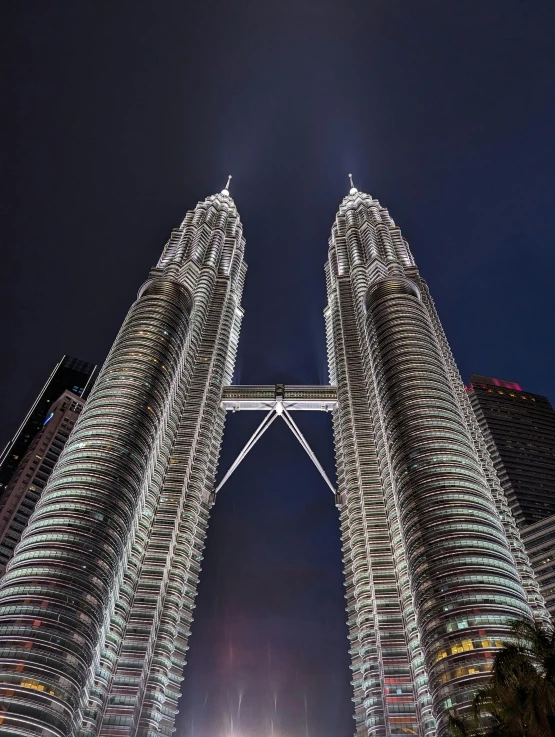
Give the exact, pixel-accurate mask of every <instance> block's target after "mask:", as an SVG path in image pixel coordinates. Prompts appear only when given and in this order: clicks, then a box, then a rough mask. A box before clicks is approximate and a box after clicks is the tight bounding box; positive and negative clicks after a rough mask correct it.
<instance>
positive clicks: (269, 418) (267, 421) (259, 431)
mask: <svg viewBox="0 0 555 737" xmlns="http://www.w3.org/2000/svg"><path fill="white" fill-rule="evenodd" d="M276 417H277V412H276V411H275V407H272V409H271V410H270V411H269V412H268V414H267V415H266V417H265V418H264V419H263V420H262V422H261V423H260V425H259V426H258V427H257V428H256V430H255V431H254V433H253V434H252V435H251V437H250V438H249V441H248V442H247V444H246V445H245V447H244V448H243V450H242V451H241V452H240V453H239V455H238V456H237V458H236V459H235V461H234V463H233V464H232V465H231V467H230V469H229V471H228V472H227V473H226V475H225V476H224V477H223V479H222V480H221V481H220V483H219V484H218V486H217V487H216V489H215V490H214V493H215V494H217V493H218V492H219V490H220V489H221V488H222V486H223V485H224V484H225V482H226V481H227V480H228V478H229V477H230V476H231V474H232V473H233V471H235V469H236V468H237V466H238V465H239V464H240V463H241V461H242V460H243V458H244V457H245V456H246V455H247V453H248V452H249V450H250V449H251V448H252V447H253V445H255V444H256V442H257V441H258V440H260V438H261V437H262V436H263V435H264V433H265V432H266V430H267V429H268V428H269V427H270V425H271V424H272V422H273V421H274V420H275V419H276Z"/></svg>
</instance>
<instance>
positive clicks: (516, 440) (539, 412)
mask: <svg viewBox="0 0 555 737" xmlns="http://www.w3.org/2000/svg"><path fill="white" fill-rule="evenodd" d="M470 382H471V384H470V388H469V392H468V395H469V397H470V401H471V402H472V407H473V409H474V411H475V413H476V417H477V418H478V421H479V423H480V427H481V430H482V433H483V435H484V438H485V439H486V442H487V445H488V449H489V452H490V455H491V457H492V459H493V462H494V465H495V470H496V471H497V475H498V476H499V480H500V481H501V485H502V487H503V491H504V492H505V496H506V497H507V499H508V501H509V505H510V507H511V511H512V513H513V516H514V518H515V519H516V521H517V523H518V525H519V527H524V526H525V525H531V524H534V523H535V522H538V521H539V520H542V519H544V518H545V517H550V516H551V515H553V514H555V411H554V410H553V407H552V406H551V404H550V403H549V400H548V399H547V397H542V396H541V395H539V394H532V393H531V392H527V391H524V390H523V389H522V388H521V387H520V385H519V384H516V383H515V382H513V381H502V380H500V379H493V378H490V377H489V376H479V375H478V374H474V375H473V376H471V377H470Z"/></svg>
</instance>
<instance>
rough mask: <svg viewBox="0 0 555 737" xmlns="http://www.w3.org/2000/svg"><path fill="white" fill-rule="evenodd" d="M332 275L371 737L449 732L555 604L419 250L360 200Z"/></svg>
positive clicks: (334, 378)
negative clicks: (524, 625) (515, 634)
mask: <svg viewBox="0 0 555 737" xmlns="http://www.w3.org/2000/svg"><path fill="white" fill-rule="evenodd" d="M326 275H327V288H328V307H327V308H326V311H325V317H326V326H327V337H328V356H329V365H330V380H331V383H332V384H336V386H337V394H338V405H337V409H336V410H335V412H334V415H335V418H334V428H335V442H336V454H337V467H338V482H339V484H338V485H339V488H338V494H339V499H340V510H341V528H342V536H343V550H344V561H345V576H346V588H347V601H348V609H347V611H348V615H349V619H348V621H349V627H350V635H349V639H350V641H351V651H350V652H351V656H352V670H353V686H354V689H355V720H356V735H357V737H362V736H363V735H364V736H365V737H366V736H367V735H375V736H376V737H378V736H379V737H382V736H383V737H390V735H401V734H418V735H422V736H424V735H425V736H426V737H431V735H433V734H435V733H436V731H437V732H438V733H439V734H444V733H445V729H446V726H447V717H448V713H449V710H452V709H453V708H457V709H458V710H463V711H464V710H465V709H466V708H469V707H470V704H471V701H472V696H473V692H474V690H475V689H476V688H477V687H478V686H479V685H480V683H481V682H482V681H483V679H484V677H486V676H487V674H488V672H489V671H490V670H491V666H492V663H493V657H494V654H495V651H496V649H497V648H499V647H500V646H501V640H502V638H503V637H505V636H506V634H507V632H508V629H509V628H508V622H509V621H510V620H511V619H515V618H532V617H536V618H538V619H540V620H544V621H545V620H546V618H547V615H546V611H545V608H544V605H543V599H542V597H541V595H540V594H539V590H538V587H537V584H536V583H535V581H534V579H533V576H532V574H531V570H530V565H529V562H528V560H527V558H526V556H525V554H524V552H523V547H522V543H521V542H520V539H519V537H518V533H517V531H516V527H515V523H514V520H513V519H512V517H511V514H510V512H509V509H508V506H507V502H506V499H505V497H504V495H503V493H502V492H501V487H500V485H499V481H498V479H497V477H496V475H495V472H494V470H493V465H492V462H491V459H490V457H489V455H488V452H487V449H486V446H485V443H484V439H483V437H482V435H481V432H480V429H479V427H478V425H477V423H476V420H475V418H474V415H473V413H472V410H471V407H470V403H469V401H468V398H467V396H466V393H465V391H464V387H463V385H462V382H461V380H460V377H459V375H458V372H457V369H456V366H455V364H454V361H453V358H452V356H451V353H450V350H449V346H448V344H447V341H446V340H445V336H444V334H443V330H442V328H441V325H440V323H439V319H438V317H437V313H436V311H435V308H434V305H433V302H432V300H431V298H430V296H429V292H428V289H427V286H426V284H425V282H424V281H423V280H422V279H421V277H420V275H419V273H418V269H417V267H416V265H415V263H414V260H413V257H412V255H411V253H410V250H409V248H408V244H407V243H406V241H405V240H404V239H403V237H402V236H401V233H400V230H399V229H398V228H397V227H396V226H395V224H394V222H393V220H392V219H391V217H390V216H389V214H388V212H387V210H385V209H384V208H383V207H381V206H380V204H379V203H378V202H377V201H376V200H374V199H372V197H370V196H369V195H366V194H363V193H360V192H358V191H357V190H356V189H354V188H352V189H351V192H350V194H349V195H348V196H347V197H346V198H345V199H344V200H343V202H342V204H341V206H340V209H339V212H338V214H337V217H336V220H335V223H334V226H333V230H332V235H331V239H330V250H329V262H328V264H327V265H326Z"/></svg>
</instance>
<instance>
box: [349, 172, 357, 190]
mask: <svg viewBox="0 0 555 737" xmlns="http://www.w3.org/2000/svg"><path fill="white" fill-rule="evenodd" d="M349 181H350V182H351V189H350V190H349V194H356V193H357V192H358V189H357V188H356V187H355V185H354V184H353V175H352V174H349Z"/></svg>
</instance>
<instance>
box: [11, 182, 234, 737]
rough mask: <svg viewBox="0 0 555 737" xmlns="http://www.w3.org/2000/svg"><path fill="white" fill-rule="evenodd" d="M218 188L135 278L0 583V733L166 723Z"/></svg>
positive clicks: (200, 465)
mask: <svg viewBox="0 0 555 737" xmlns="http://www.w3.org/2000/svg"><path fill="white" fill-rule="evenodd" d="M243 251H244V239H243V234H242V226H241V223H240V220H239V216H238V214H237V210H236V208H235V204H234V203H233V200H232V199H231V197H230V196H229V192H228V190H227V189H224V190H223V191H222V193H221V194H218V195H216V196H212V197H209V198H208V199H206V200H205V201H204V202H201V203H199V204H198V205H197V207H196V208H195V209H194V210H193V211H191V212H189V213H187V215H186V217H185V219H184V220H183V222H182V224H181V226H180V227H179V228H177V229H176V230H174V231H173V233H172V235H171V238H170V240H169V241H168V243H167V245H166V247H165V249H164V252H163V254H162V257H161V258H160V260H159V262H158V264H157V266H156V267H155V268H153V269H152V270H151V272H150V274H149V276H148V279H147V281H146V282H145V284H144V285H143V286H142V287H141V289H140V291H139V294H138V297H137V300H136V301H135V303H134V304H133V305H132V307H131V309H130V311H129V313H128V315H127V317H126V318H125V321H124V323H123V325H122V328H121V330H120V332H119V334H118V336H117V337H116V340H115V342H114V344H113V346H112V349H111V351H110V353H109V355H108V358H107V359H106V362H105V364H104V366H103V368H102V370H101V372H100V374H99V376H98V379H97V381H96V383H95V385H94V387H93V389H92V392H91V394H90V397H89V399H88V402H87V405H86V407H85V409H84V410H83V412H82V413H81V416H80V418H79V421H78V422H77V424H76V426H75V429H74V431H73V433H72V435H71V437H70V439H69V441H68V443H67V444H66V446H65V448H64V450H63V452H62V454H61V456H60V460H59V462H58V464H57V465H56V468H55V470H54V472H53V473H52V475H51V477H50V479H49V482H48V484H47V487H46V489H45V491H44V493H43V495H42V497H41V499H40V501H39V503H38V504H37V507H36V509H35V514H34V515H33V518H32V520H31V522H30V524H29V525H28V527H27V529H26V530H25V532H24V534H23V537H22V540H21V542H20V544H19V547H18V551H17V553H16V555H15V556H14V557H13V558H12V560H11V561H10V563H9V565H8V570H7V572H6V574H5V576H4V578H3V579H2V582H1V584H0V642H1V648H2V650H1V653H0V656H1V657H0V683H1V685H2V689H1V691H2V693H1V694H0V695H1V696H2V700H3V709H4V711H3V712H2V713H1V715H0V722H1V723H0V734H7V733H9V734H10V735H16V734H21V735H29V734H46V733H47V734H48V735H49V737H57V736H58V737H62V735H65V736H67V735H72V734H82V735H85V734H95V735H131V734H133V735H135V734H137V735H139V734H140V735H147V734H161V735H169V734H171V731H172V727H173V721H174V717H175V710H176V703H177V699H178V697H179V683H180V681H181V679H182V670H183V665H184V662H185V651H186V649H187V638H188V636H189V631H190V624H191V621H192V610H193V608H194V603H193V602H194V597H195V593H196V586H197V581H198V574H199V570H200V561H201V559H202V549H203V545H204V536H205V530H206V523H207V519H208V510H209V506H210V499H211V494H212V490H213V481H214V474H215V469H216V463H217V460H218V453H219V447H220V441H221V435H222V430H223V424H224V417H225V410H224V409H223V408H222V407H221V406H220V400H221V394H222V386H223V384H225V383H230V380H231V375H232V371H233V364H234V359H235V351H236V346H237V339H238V335H239V326H240V323H241V318H242V309H241V305H240V300H241V293H242V289H243V281H244V277H245V270H246V266H245V263H244V261H243Z"/></svg>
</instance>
